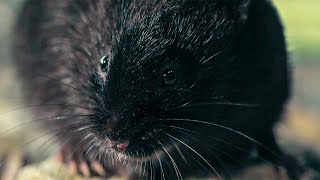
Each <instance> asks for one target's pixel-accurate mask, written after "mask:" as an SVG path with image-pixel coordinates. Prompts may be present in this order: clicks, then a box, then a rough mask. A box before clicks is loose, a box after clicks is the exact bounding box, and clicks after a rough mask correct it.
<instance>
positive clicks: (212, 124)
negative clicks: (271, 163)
mask: <svg viewBox="0 0 320 180" xmlns="http://www.w3.org/2000/svg"><path fill="white" fill-rule="evenodd" d="M160 120H161V121H184V122H195V123H201V124H206V125H211V126H215V127H219V128H222V129H225V130H228V131H230V132H233V133H235V134H238V135H240V136H242V137H244V138H246V139H248V140H250V141H252V142H254V143H256V144H257V145H259V146H260V147H262V148H264V149H265V150H267V151H269V152H270V153H272V154H273V155H275V156H276V157H279V155H278V154H277V153H275V152H274V151H272V150H271V149H269V148H268V147H267V146H265V145H263V144H262V143H260V142H259V141H257V140H255V139H253V138H252V137H250V136H248V135H246V134H244V133H242V132H240V131H237V130H234V129H232V128H229V127H226V126H223V125H220V124H216V123H211V122H207V121H200V120H195V119H176V118H173V119H160Z"/></svg>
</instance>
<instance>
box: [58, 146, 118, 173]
mask: <svg viewBox="0 0 320 180" xmlns="http://www.w3.org/2000/svg"><path fill="white" fill-rule="evenodd" d="M86 157H87V156H86V155H85V154H83V153H81V152H78V151H70V149H69V148H68V147H64V148H62V150H61V151H60V153H59V154H58V160H59V161H60V162H62V163H64V164H66V166H67V168H68V170H69V172H70V174H72V175H81V176H84V177H94V176H99V177H110V176H112V175H113V173H112V172H109V171H107V170H106V168H104V167H103V165H102V164H101V163H99V162H98V161H89V160H88V159H87V158H86Z"/></svg>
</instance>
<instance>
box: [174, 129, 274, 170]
mask: <svg viewBox="0 0 320 180" xmlns="http://www.w3.org/2000/svg"><path fill="white" fill-rule="evenodd" d="M169 127H172V128H175V129H179V130H184V131H188V132H192V133H196V134H200V133H199V132H196V131H192V130H189V129H186V128H182V127H178V126H169ZM180 132H181V131H180ZM184 134H185V133H184ZM186 135H189V134H186ZM189 136H190V135H189ZM208 137H209V138H210V139H214V140H216V141H220V142H222V143H225V144H227V145H229V146H233V147H234V148H236V149H239V150H241V151H244V152H246V153H248V154H250V153H251V152H249V151H248V150H246V149H243V148H241V147H239V146H236V145H234V144H232V143H230V142H227V141H224V140H222V139H219V138H216V137H212V136H208ZM197 141H200V140H197ZM210 147H211V148H214V149H215V150H217V151H219V152H220V153H222V154H224V155H226V156H227V157H229V158H230V159H232V160H234V161H235V162H238V163H239V164H242V163H241V162H240V161H238V160H236V159H234V158H233V157H232V156H230V155H229V154H227V153H226V152H224V151H222V150H220V149H219V148H217V147H214V146H211V145H210ZM257 158H259V159H260V160H262V161H264V162H266V163H268V164H270V165H272V166H275V167H277V168H280V166H278V165H276V164H274V163H272V162H270V161H268V160H266V159H264V158H262V157H261V156H257Z"/></svg>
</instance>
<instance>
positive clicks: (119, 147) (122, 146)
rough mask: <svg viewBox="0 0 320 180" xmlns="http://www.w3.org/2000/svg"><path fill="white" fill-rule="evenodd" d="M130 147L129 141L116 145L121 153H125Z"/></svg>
mask: <svg viewBox="0 0 320 180" xmlns="http://www.w3.org/2000/svg"><path fill="white" fill-rule="evenodd" d="M128 146H129V141H125V142H121V143H117V144H116V147H117V149H118V150H119V151H125V150H126V149H127V147H128Z"/></svg>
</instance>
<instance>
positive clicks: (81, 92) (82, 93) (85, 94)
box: [38, 74, 90, 97]
mask: <svg viewBox="0 0 320 180" xmlns="http://www.w3.org/2000/svg"><path fill="white" fill-rule="evenodd" d="M38 75H39V76H41V77H44V78H47V79H50V80H52V81H55V82H58V83H60V84H62V85H65V86H67V87H69V88H71V89H73V90H75V91H77V92H78V93H80V94H81V95H83V96H84V97H90V95H89V94H88V93H86V92H84V91H81V90H79V89H77V88H75V87H73V86H71V85H69V84H66V83H64V82H62V81H60V80H58V79H55V78H53V77H50V76H47V75H44V74H38Z"/></svg>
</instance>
